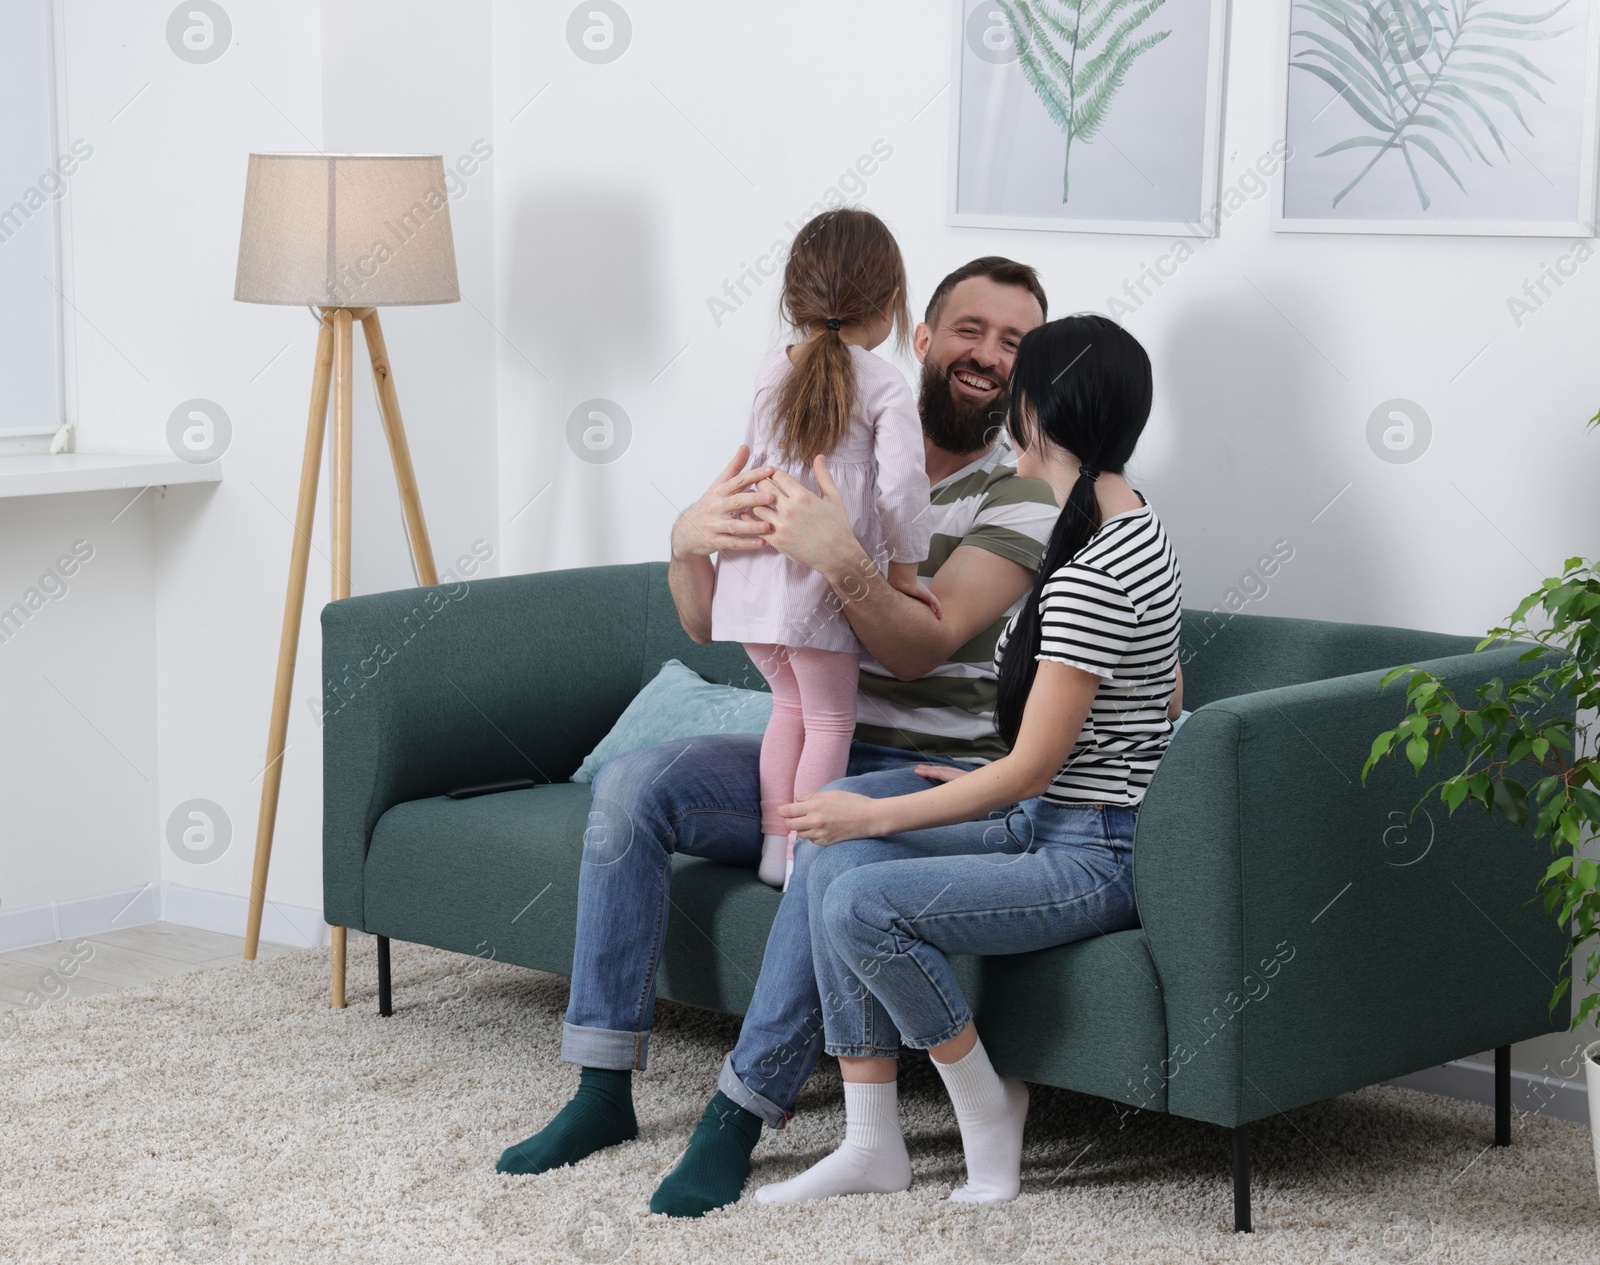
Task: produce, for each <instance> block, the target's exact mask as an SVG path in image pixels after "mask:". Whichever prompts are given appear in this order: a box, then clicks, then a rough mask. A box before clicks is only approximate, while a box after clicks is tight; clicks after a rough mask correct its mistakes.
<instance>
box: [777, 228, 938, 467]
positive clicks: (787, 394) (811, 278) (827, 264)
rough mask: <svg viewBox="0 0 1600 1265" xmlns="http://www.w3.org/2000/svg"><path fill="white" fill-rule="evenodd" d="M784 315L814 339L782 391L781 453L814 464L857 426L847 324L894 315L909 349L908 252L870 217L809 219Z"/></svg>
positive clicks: (794, 257) (796, 248) (789, 273)
mask: <svg viewBox="0 0 1600 1265" xmlns="http://www.w3.org/2000/svg"><path fill="white" fill-rule="evenodd" d="M782 306H783V314H784V316H785V317H786V318H787V319H788V321H789V324H790V325H792V326H793V327H794V328H795V329H796V330H797V331H799V332H800V333H801V334H802V335H805V336H806V337H804V338H803V340H802V341H801V342H799V343H798V344H796V345H795V347H794V348H793V352H792V354H791V356H790V369H789V372H788V373H787V374H785V375H784V378H783V382H782V385H781V386H780V387H779V388H778V399H777V404H776V408H775V411H774V416H775V418H776V424H775V428H774V429H775V435H776V438H777V442H778V448H779V450H780V451H781V452H782V453H783V455H784V456H785V457H786V458H788V459H789V460H791V461H795V462H799V463H803V464H805V465H810V464H811V461H812V460H813V459H814V458H816V457H819V456H821V455H823V454H824V453H829V452H832V451H833V450H834V449H835V448H837V447H838V446H839V444H840V442H841V441H842V440H843V439H844V437H845V433H846V431H848V430H849V428H850V410H851V407H852V405H853V404H854V402H855V394H856V371H855V364H854V362H853V361H852V360H851V359H850V346H849V344H848V343H846V342H845V341H844V335H843V334H842V333H841V332H840V331H841V330H842V329H843V327H844V326H846V325H858V324H863V323H865V322H867V321H872V320H876V319H877V318H878V317H879V316H881V315H882V314H883V312H884V311H885V310H889V311H891V313H892V316H893V322H894V329H895V333H896V335H897V337H898V340H899V342H900V344H901V345H902V346H904V344H905V341H906V337H907V334H908V333H909V331H910V328H911V310H910V307H909V306H908V304H907V302H906V269H905V263H904V262H903V261H902V259H901V258H900V247H899V246H898V245H896V244H895V240H894V236H893V235H892V234H891V233H890V232H889V230H888V229H887V228H886V227H885V226H884V223H883V221H882V220H880V219H879V218H878V217H877V216H876V215H873V214H872V212H870V211H863V210H860V209H858V208H854V207H846V208H843V209H841V210H837V211H824V212H823V213H822V214H821V215H818V216H816V217H815V218H814V219H811V220H809V221H807V223H806V225H805V227H804V228H802V229H801V230H800V232H799V234H798V236H796V238H795V240H794V245H793V246H792V247H791V248H790V251H789V259H788V262H787V263H786V264H785V265H784V269H783V299H782Z"/></svg>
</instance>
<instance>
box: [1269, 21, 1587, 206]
mask: <svg viewBox="0 0 1600 1265" xmlns="http://www.w3.org/2000/svg"><path fill="white" fill-rule="evenodd" d="M1516 3H1517V0H1295V9H1294V16H1295V18H1296V19H1297V23H1303V24H1304V25H1303V26H1298V27H1297V29H1296V30H1295V31H1294V39H1295V41H1296V44H1295V46H1294V48H1293V51H1292V53H1291V59H1290V63H1289V64H1290V65H1291V66H1292V67H1293V68H1294V69H1296V70H1300V71H1303V72H1305V73H1306V74H1309V75H1314V76H1316V77H1317V78H1318V79H1320V80H1322V82H1324V83H1325V84H1327V85H1328V86H1329V87H1330V88H1332V89H1333V90H1334V91H1335V92H1337V93H1338V94H1339V98H1340V99H1342V100H1343V102H1344V104H1345V105H1346V106H1348V107H1349V109H1350V110H1351V111H1352V112H1353V113H1354V114H1355V115H1356V116H1357V118H1359V119H1360V121H1361V122H1362V123H1364V124H1365V125H1366V128H1364V129H1363V130H1362V131H1361V132H1359V133H1358V134H1357V135H1354V136H1351V137H1349V138H1348V139H1346V140H1342V141H1340V142H1338V143H1337V144H1335V145H1330V146H1329V147H1328V148H1327V149H1325V150H1323V151H1322V152H1321V153H1320V154H1318V155H1317V157H1318V158H1327V157H1329V156H1330V155H1333V154H1339V153H1343V152H1345V151H1346V150H1369V149H1370V150H1372V151H1374V152H1373V154H1372V156H1371V158H1370V159H1369V160H1368V161H1367V162H1366V164H1365V165H1364V166H1362V168H1361V169H1360V171H1358V172H1357V173H1356V175H1355V178H1354V179H1353V180H1351V181H1350V183H1349V184H1347V185H1345V187H1344V188H1343V189H1341V190H1340V191H1339V194H1338V196H1337V197H1335V198H1334V200H1333V205H1334V206H1336V207H1337V206H1338V205H1339V203H1340V202H1341V201H1342V200H1343V199H1344V197H1345V195H1346V194H1348V193H1349V192H1350V191H1351V190H1352V189H1354V188H1355V187H1356V186H1357V185H1358V184H1360V183H1361V182H1362V181H1363V180H1365V179H1366V177H1367V175H1368V173H1370V172H1371V171H1372V169H1373V168H1374V167H1376V166H1377V165H1378V164H1379V163H1380V162H1382V161H1383V160H1384V159H1385V157H1387V156H1388V155H1390V154H1398V155H1399V159H1400V160H1401V161H1404V163H1405V165H1406V169H1407V171H1408V172H1409V173H1410V175H1411V181H1412V184H1414V185H1415V186H1416V190H1417V197H1418V198H1419V199H1420V200H1421V202H1422V209H1423V210H1427V209H1428V206H1429V198H1428V191H1427V189H1426V187H1425V186H1424V184H1423V180H1422V171H1421V170H1419V160H1420V159H1422V158H1426V159H1428V160H1429V161H1430V162H1432V163H1433V164H1434V166H1436V167H1438V168H1439V169H1440V170H1442V171H1443V172H1444V173H1445V175H1447V176H1449V177H1450V179H1451V180H1453V181H1454V182H1455V184H1456V187H1457V188H1459V189H1460V190H1461V191H1462V192H1463V193H1466V192H1467V187H1466V185H1465V184H1463V183H1462V181H1461V177H1460V175H1458V174H1457V172H1456V165H1455V164H1464V163H1471V162H1474V161H1477V160H1479V159H1481V160H1482V161H1483V163H1484V165H1485V166H1490V167H1492V166H1494V160H1493V158H1492V157H1491V156H1490V153H1489V150H1488V149H1487V148H1486V146H1489V147H1492V148H1493V149H1494V150H1496V151H1498V152H1499V155H1500V157H1501V158H1508V157H1509V155H1508V154H1507V153H1506V145H1507V144H1508V143H1510V144H1511V145H1512V148H1515V147H1516V146H1515V143H1514V142H1510V141H1509V140H1508V138H1507V137H1505V136H1502V135H1501V130H1502V128H1503V129H1505V130H1506V131H1508V132H1509V131H1510V130H1511V121H1512V120H1515V122H1516V124H1517V125H1519V126H1520V127H1521V128H1522V130H1523V131H1524V132H1526V133H1527V134H1528V135H1529V136H1532V135H1533V129H1532V128H1531V127H1529V126H1528V120H1527V119H1526V118H1525V117H1524V115H1523V112H1522V107H1523V105H1524V104H1526V103H1527V102H1528V101H1529V100H1532V101H1537V102H1539V103H1540V104H1543V103H1544V98H1543V97H1542V96H1540V95H1539V88H1538V85H1537V83H1536V82H1535V81H1536V80H1540V79H1542V80H1544V81H1545V82H1546V83H1554V82H1555V81H1554V80H1553V79H1551V78H1550V76H1549V75H1547V74H1545V72H1544V71H1542V70H1540V69H1539V67H1538V66H1537V65H1536V64H1535V63H1534V61H1533V60H1532V59H1531V58H1530V57H1528V56H1527V55H1526V54H1525V53H1524V52H1523V51H1520V49H1519V46H1522V47H1526V46H1527V45H1528V44H1531V43H1534V42H1536V41H1540V40H1553V39H1557V38H1559V37H1560V36H1562V35H1564V34H1566V32H1567V31H1569V30H1571V29H1572V28H1571V27H1570V26H1564V27H1561V28H1560V29H1552V28H1551V27H1550V25H1549V23H1550V21H1551V19H1553V18H1554V17H1555V16H1556V15H1557V14H1558V13H1560V12H1561V11H1562V10H1563V9H1565V8H1566V7H1567V5H1568V4H1569V3H1570V0H1562V2H1561V3H1560V4H1558V5H1556V6H1555V7H1554V8H1552V9H1544V10H1543V11H1540V12H1517V11H1515V10H1514V9H1513V8H1512V7H1511V6H1513V5H1515V4H1516ZM1528 51H1529V52H1531V51H1533V50H1532V49H1529V50H1528ZM1497 118H1498V120H1499V122H1498V123H1497V122H1496V119H1497ZM1367 129H1370V130H1367ZM1441 143H1442V144H1441ZM1442 146H1448V147H1449V152H1448V155H1447V152H1446V148H1444V147H1442ZM1456 151H1459V153H1457V152H1456ZM1452 159H1453V160H1454V163H1452ZM1390 161H1391V162H1393V161H1395V160H1394V159H1391V160H1390ZM1435 174H1437V173H1435Z"/></svg>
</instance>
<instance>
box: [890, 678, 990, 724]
mask: <svg viewBox="0 0 1600 1265" xmlns="http://www.w3.org/2000/svg"><path fill="white" fill-rule="evenodd" d="M935 682H936V683H937V684H936V686H935V688H936V690H937V693H936V695H935V697H936V698H937V704H936V705H937V706H938V707H941V708H945V707H954V708H960V709H961V710H962V711H964V712H970V713H972V715H974V716H987V715H988V714H989V713H990V712H992V711H993V710H994V699H995V683H994V678H993V677H981V676H941V677H919V678H918V679H917V680H915V681H897V680H895V679H894V678H893V677H888V676H876V675H873V674H870V673H866V672H863V673H862V674H861V678H860V691H861V693H862V694H863V695H864V696H865V697H867V698H871V699H876V700H878V701H880V702H884V703H889V704H892V705H895V706H899V707H905V708H911V709H915V708H920V707H927V706H928V705H929V703H930V701H932V700H931V699H930V697H929V696H930V694H934V691H933V690H930V689H929V688H928V687H929V685H931V684H935Z"/></svg>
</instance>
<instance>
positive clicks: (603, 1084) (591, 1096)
mask: <svg viewBox="0 0 1600 1265" xmlns="http://www.w3.org/2000/svg"><path fill="white" fill-rule="evenodd" d="M638 1136H639V1122H638V1120H636V1119H635V1118H634V1114H633V1073H632V1072H613V1071H610V1070H608V1069H605V1068H599V1067H586V1068H584V1069H583V1071H582V1072H580V1073H579V1075H578V1092H577V1093H576V1094H574V1095H573V1096H572V1101H571V1102H569V1103H568V1104H567V1105H566V1106H565V1107H563V1108H562V1109H561V1110H560V1111H559V1112H558V1113H557V1114H556V1118H555V1119H554V1120H552V1121H551V1122H550V1123H549V1124H547V1125H545V1127H544V1128H542V1129H540V1130H539V1132H538V1133H535V1134H534V1135H533V1136H532V1137H531V1138H527V1139H525V1140H524V1141H521V1142H518V1143H517V1144H516V1146H514V1147H511V1148H510V1149H509V1150H507V1151H506V1152H505V1153H504V1154H502V1155H501V1156H500V1162H499V1163H498V1164H496V1165H495V1166H494V1167H495V1171H496V1172H499V1173H543V1172H545V1171H547V1170H548V1169H552V1168H560V1167H561V1166H562V1165H563V1164H576V1163H577V1162H578V1161H579V1160H581V1159H583V1158H584V1156H586V1155H593V1154H594V1153H595V1152H596V1151H598V1150H600V1149H602V1148H603V1147H608V1146H615V1145H616V1144H617V1143H618V1142H627V1141H630V1140H631V1139H633V1138H636V1137H638Z"/></svg>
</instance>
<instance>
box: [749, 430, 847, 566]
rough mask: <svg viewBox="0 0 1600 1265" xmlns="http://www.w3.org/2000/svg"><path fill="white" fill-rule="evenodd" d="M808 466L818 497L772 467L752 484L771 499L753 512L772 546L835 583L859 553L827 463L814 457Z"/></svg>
mask: <svg viewBox="0 0 1600 1265" xmlns="http://www.w3.org/2000/svg"><path fill="white" fill-rule="evenodd" d="M811 469H812V473H813V474H815V475H816V479H817V487H818V488H819V489H820V490H821V492H822V495H821V496H818V495H816V493H814V492H812V491H811V489H810V488H808V487H806V485H805V484H803V483H801V482H800V481H799V480H798V479H796V478H794V477H793V476H791V475H790V474H789V473H788V472H787V471H784V470H778V471H775V472H773V473H772V474H771V476H770V477H769V478H767V479H766V480H765V482H762V483H759V484H757V486H756V490H757V491H758V492H767V493H770V494H771V500H770V502H769V503H768V505H767V506H766V507H764V508H761V509H757V510H755V511H754V513H755V516H756V517H757V518H758V519H760V520H761V521H762V522H763V523H765V524H767V530H768V535H767V538H766V539H767V543H768V544H770V545H771V546H772V547H773V548H774V549H776V550H777V551H778V552H779V553H781V554H782V555H783V556H784V557H786V558H789V559H791V560H792V561H794V562H798V563H799V564H800V565H801V566H803V567H810V568H811V569H812V570H813V571H820V572H821V573H822V574H823V575H824V576H826V577H827V578H828V580H829V581H830V582H837V579H838V577H839V575H840V574H841V573H843V572H845V571H847V570H849V568H850V567H851V566H853V565H858V564H859V560H860V559H861V558H863V557H865V554H864V553H863V551H862V548H861V544H860V542H859V541H858V540H856V537H855V532H854V531H852V530H851V527H850V516H849V515H848V514H847V513H845V508H844V497H842V496H840V495H839V487H838V485H837V484H836V483H834V481H833V476H832V475H831V474H829V473H828V465H827V462H826V461H824V460H823V458H821V457H818V458H817V459H816V462H815V463H814V464H813V465H812V467H811Z"/></svg>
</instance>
